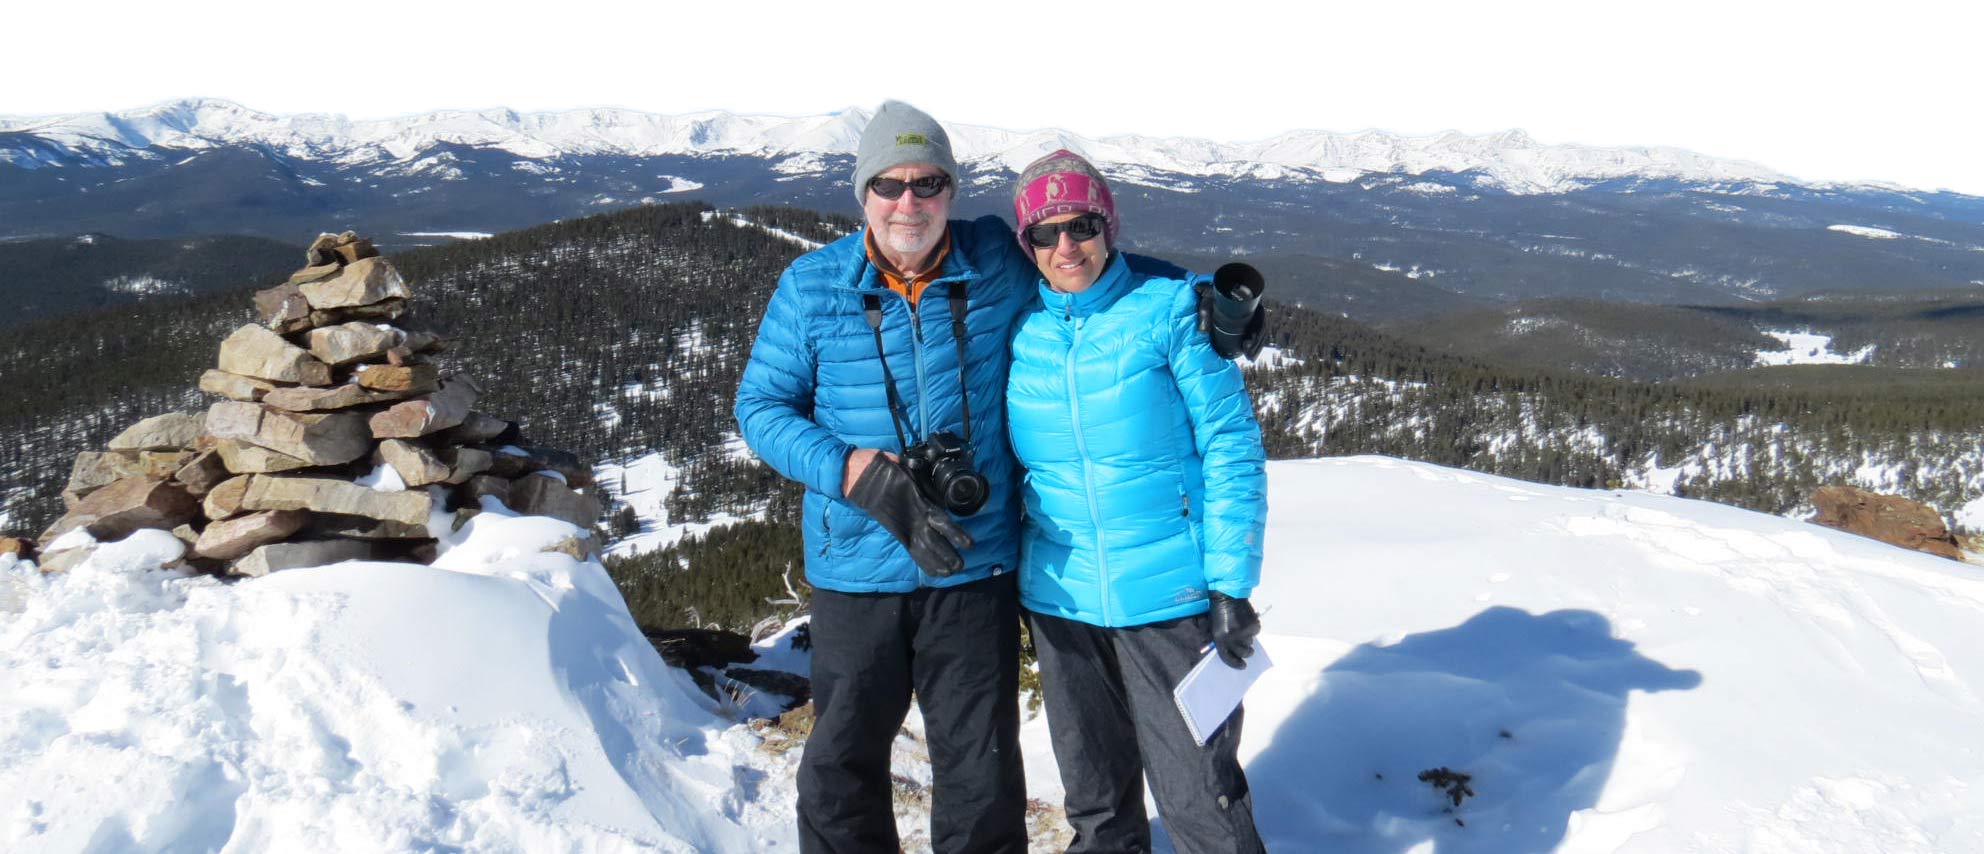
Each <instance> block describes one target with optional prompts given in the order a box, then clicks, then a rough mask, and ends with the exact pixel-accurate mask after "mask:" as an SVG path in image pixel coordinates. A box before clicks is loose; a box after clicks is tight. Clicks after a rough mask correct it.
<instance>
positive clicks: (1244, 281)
mask: <svg viewBox="0 0 1984 854" xmlns="http://www.w3.org/2000/svg"><path fill="white" fill-rule="evenodd" d="M1267 285H1268V283H1267V279H1265V278H1263V277H1262V276H1261V271H1259V270H1256V269H1254V268H1253V267H1251V266H1248V265H1246V264H1242V263H1240V262H1238V261H1235V262H1233V263H1231V264H1227V265H1225V266H1223V267H1220V268H1219V269H1218V270H1216V271H1214V272H1213V275H1212V281H1210V282H1205V281H1201V282H1200V283H1199V284H1198V285H1197V286H1196V287H1197V288H1198V292H1199V331H1200V332H1204V333H1206V337H1207V338H1209V339H1210V340H1211V341H1212V349H1213V352H1215V353H1218V354H1219V356H1220V358H1222V359H1231V358H1234V357H1237V356H1246V357H1247V358H1249V359H1254V358H1259V357H1260V355H1261V346H1262V345H1264V344H1266V343H1267V340H1268V336H1267V329H1268V306H1267V303H1264V302H1262V301H1261V294H1262V293H1263V292H1265V291H1266V290H1267Z"/></svg>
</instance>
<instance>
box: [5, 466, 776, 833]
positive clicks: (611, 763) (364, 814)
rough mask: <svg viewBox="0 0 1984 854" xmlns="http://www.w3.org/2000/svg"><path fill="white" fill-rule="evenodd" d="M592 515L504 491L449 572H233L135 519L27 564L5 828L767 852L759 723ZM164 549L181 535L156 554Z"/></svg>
mask: <svg viewBox="0 0 1984 854" xmlns="http://www.w3.org/2000/svg"><path fill="white" fill-rule="evenodd" d="M576 531H577V529H576V528H573V527H572V526H570V525H567V524H565V523H563V522H558V521H556V520H551V519H544V518H540V517H515V516H512V515H510V514H508V513H506V512H501V511H500V505H498V506H497V509H496V510H494V511H492V512H487V513H484V514H483V515H482V516H478V517H476V518H475V519H474V520H472V521H471V522H470V523H469V525H468V526H467V527H465V528H464V537H463V538H462V539H461V540H460V541H459V542H455V543H452V544H451V546H452V547H451V548H450V549H449V550H448V552H447V553H446V554H444V555H443V557H442V558H441V561H440V563H439V564H437V565H436V566H433V567H424V566H417V565H409V564H392V563H363V562H355V563H345V564H339V565H336V566H329V567H319V568H312V569H298V570H288V571H284V572H281V573H277V574H275V575H272V576H269V577H268V578H264V579H256V580H248V581H242V582H238V583H233V584H228V583H222V582H220V581H217V580H215V579H211V578H205V577H187V576H183V575H180V574H178V573H175V572H170V571H159V570H151V571H141V569H140V567H141V566H144V565H150V566H157V565H158V564H159V563H161V562H162V561H163V560H164V559H167V558H166V555H167V554H168V553H170V554H172V555H173V556H176V554H177V552H176V551H174V550H173V549H175V548H177V547H178V545H179V544H178V541H177V540H176V539H174V538H172V537H171V535H169V534H165V533H164V532H141V533H140V534H138V535H134V536H133V537H132V538H131V539H130V540H127V541H125V542H124V543H119V544H114V545H110V546H105V547H104V548H103V550H101V551H99V552H97V553H96V554H95V555H94V556H92V558H91V559H90V560H89V561H86V562H85V563H84V564H83V565H82V566H80V567H78V568H77V569H75V570H73V571H71V572H69V573H66V574H63V575H59V576H51V577H43V576H41V575H40V574H39V573H38V572H34V571H32V570H30V569H22V568H18V567H17V568H14V569H11V570H9V571H8V574H7V575H6V576H5V580H6V582H7V583H9V584H11V585H16V586H20V587H23V588H25V589H26V590H27V594H26V596H25V597H23V600H24V605H23V607H21V608H20V609H19V611H18V613H14V614H10V615H8V619H7V620H6V622H5V623H4V627H0V639H4V644H0V674H4V678H0V699H3V700H4V701H0V848H5V849H7V850H13V851H62V850H69V851H74V850H117V851H126V850H190V851H202V850H219V849H223V848H224V849H225V850H230V851H309V850H325V851H422V850H426V851H431V850H470V851H546V850H562V851H581V850H584V851H599V850H605V851H624V850H637V849H659V850H666V851H748V850H765V849H768V848H772V847H776V846H777V845H778V844H779V843H780V842H782V841H786V840H789V837H790V831H789V830H788V829H787V819H786V818H785V816H784V814H783V813H778V814H774V815H772V816H770V817H767V816H765V815H764V811H763V810H761V809H759V808H758V807H757V806H756V805H754V804H753V803H752V802H751V801H750V799H749V798H748V795H747V793H748V790H749V787H750V786H751V785H753V781H754V779H755V778H754V776H753V774H752V772H751V770H750V768H749V766H748V765H747V764H746V763H745V762H744V761H743V758H744V757H747V756H748V755H749V754H751V753H752V752H753V750H754V745H755V743H756V739H755V738H753V737H751V736H750V735H749V733H748V732H746V731H744V730H742V729H741V728H737V727H734V726H732V725H731V722H730V720H729V719H727V718H725V717H721V716H720V713H722V712H723V711H724V710H723V709H720V708H719V707H718V706H717V705H716V704H715V703H713V702H711V701H709V700H707V699H706V698H704V697H703V695H701V694H700V693H699V692H698V691H697V690H696V689H695V688H694V687H693V685H692V684H691V683H690V681H689V679H688V678H687V676H686V674H684V673H682V672H681V671H678V670H675V669H673V668H670V667H668V666H666V665H664V664H663V663H662V662H661V660H660V658H659V657H658V656H657V655H656V654H655V652H654V649H653V647H652V646H650V645H649V644H648V643H647V641H646V639H645V638H643V637H642V635H641V634H640V633H639V631H638V630H637V629H636V628H635V627H634V625H633V621H632V619H631V618H630V617H629V616H628V614H627V611H626V608H625V606H624V605H623V604H622V603H621V601H620V598H619V595H618V592H617V591H616V589H615V588H614V586H613V583H612V581H611V580H610V579H609V578H608V577H607V575H606V572H605V569H604V568H603V567H601V566H600V565H599V564H598V563H597V562H592V561H588V562H585V563H580V562H577V561H573V560H572V559H570V558H568V557H566V556H564V555H560V554H546V553H540V552H539V549H540V548H542V547H543V546H544V545H546V544H549V543H551V542H555V541H556V540H557V539H562V538H563V537H565V536H569V535H571V534H573V533H575V532H576ZM165 544H169V545H170V546H171V547H172V548H164V549H162V548H160V547H161V546H162V545H165Z"/></svg>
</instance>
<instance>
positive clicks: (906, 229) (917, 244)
mask: <svg viewBox="0 0 1984 854" xmlns="http://www.w3.org/2000/svg"><path fill="white" fill-rule="evenodd" d="M917 220H918V221H919V223H920V227H919V226H917V225H911V224H908V223H897V222H890V223H889V238H888V244H889V248H890V249H893V250H895V251H896V252H898V253H901V254H902V255H905V256H915V255H920V254H922V253H923V252H924V251H926V250H928V249H929V248H930V247H932V246H935V245H937V228H936V226H937V222H936V218H935V217H928V216H924V217H918V218H917Z"/></svg>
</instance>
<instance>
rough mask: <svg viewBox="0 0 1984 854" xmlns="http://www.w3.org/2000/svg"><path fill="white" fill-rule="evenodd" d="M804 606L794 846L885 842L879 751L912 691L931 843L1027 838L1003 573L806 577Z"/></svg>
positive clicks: (888, 824)
mask: <svg viewBox="0 0 1984 854" xmlns="http://www.w3.org/2000/svg"><path fill="white" fill-rule="evenodd" d="M812 611H813V627H812V635H813V713H814V716H815V721H814V724H813V734H812V735H811V736H809V737H808V738H807V740H806V748H805V753H804V754H803V755H802V756H801V758H800V761H799V778H798V787H799V847H800V850H801V851H804V852H808V854H813V852H821V854H824V852H834V854H852V852H894V851H897V850H898V848H899V842H898V837H897V835H896V822H895V812H894V808H893V806H892V804H891V799H890V793H891V791H892V784H891V781H890V777H889V751H890V747H891V746H892V745H893V744H894V742H895V738H896V733H897V731H898V730H899V729H900V728H901V727H902V722H903V718H904V716H905V715H907V714H908V712H909V699H910V693H911V691H912V690H913V691H914V692H915V694H916V699H917V703H918V704H919V706H920V707H921V709H922V712H923V722H924V734H925V736H926V738H927V740H928V745H929V748H930V765H931V774H932V781H931V782H932V786H931V793H930V841H931V844H932V847H934V848H935V849H936V850H937V851H939V852H957V854H967V853H969V854H978V852H1015V854H1019V852H1024V851H1026V775H1025V773H1024V770H1023V769H1022V767H1021V765H1020V747H1019V721H1020V715H1019V631H1020V623H1019V620H1020V618H1019V590H1018V586H1017V580H1016V577H1015V576H1014V575H1012V574H1005V575H999V576H994V577H992V578H988V579H985V580H983V581H975V582H971V583H968V584H961V585H958V586H956V587H935V588H933V587H926V588H923V589H921V590H917V591H916V592H914V593H838V592H835V591H832V590H818V589H816V590H814V591H813V606H812Z"/></svg>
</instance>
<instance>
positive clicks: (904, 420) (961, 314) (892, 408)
mask: <svg viewBox="0 0 1984 854" xmlns="http://www.w3.org/2000/svg"><path fill="white" fill-rule="evenodd" d="M946 301H947V302H949V303H950V307H951V339H952V340H953V341H954V342H956V344H957V347H958V403H959V404H960V405H961V406H962V407H963V408H964V441H965V445H966V447H971V446H972V445H971V391H970V387H969V386H968V385H967V384H966V382H965V372H964V368H965V364H966V357H967V355H968V354H967V350H966V348H965V326H964V318H965V313H966V309H968V308H970V306H969V305H968V304H967V303H966V301H965V283H964V282H952V283H950V294H949V298H948V299H947V300H946ZM861 313H862V315H863V316H864V317H866V318H867V320H868V331H869V332H872V333H874V335H875V358H877V359H879V360H880V361H881V363H882V385H883V387H884V388H885V389H886V391H887V393H888V399H889V425H890V426H892V427H894V428H895V430H896V441H897V442H899V443H900V444H901V447H902V448H903V449H904V450H907V449H908V448H909V438H908V436H909V434H911V433H914V432H916V431H915V429H914V428H912V427H911V426H910V422H909V407H908V406H905V405H904V404H903V402H902V396H901V395H899V394H897V393H896V377H895V373H894V372H893V371H890V370H889V354H888V351H887V350H885V349H883V347H882V296H881V295H880V294H862V295H861Z"/></svg>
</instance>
